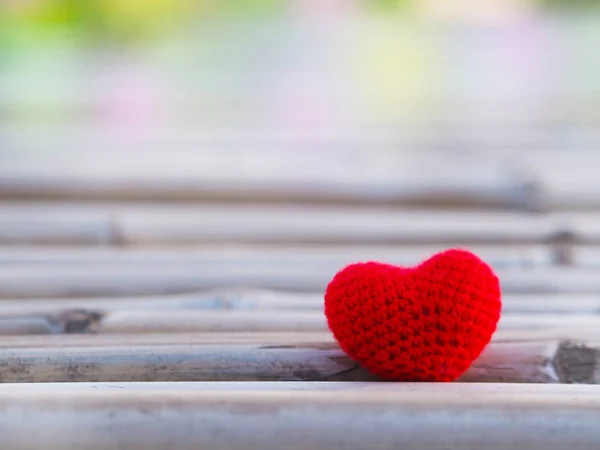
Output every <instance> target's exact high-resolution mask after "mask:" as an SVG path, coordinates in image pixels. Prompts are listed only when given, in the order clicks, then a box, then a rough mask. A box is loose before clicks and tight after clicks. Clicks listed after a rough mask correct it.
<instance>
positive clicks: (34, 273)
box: [0, 264, 600, 298]
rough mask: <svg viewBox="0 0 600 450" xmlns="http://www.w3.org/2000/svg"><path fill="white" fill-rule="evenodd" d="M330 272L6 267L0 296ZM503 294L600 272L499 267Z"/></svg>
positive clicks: (317, 286)
mask: <svg viewBox="0 0 600 450" xmlns="http://www.w3.org/2000/svg"><path fill="white" fill-rule="evenodd" d="M337 270H338V269H336V270H334V271H326V270H323V269H322V268H321V267H318V266H311V265H306V266H304V267H303V268H302V270H299V269H298V268H297V267H295V266H287V265H285V264H279V265H275V266H271V265H269V266H267V267H261V266H259V265H248V266H246V267H243V268H242V267H236V268H235V270H231V269H230V268H228V267H227V265H222V266H218V265H217V266H216V267H213V266H211V265H203V266H201V267H195V266H191V267H190V266H187V265H182V266H175V265H169V266H165V267H162V266H160V267H159V266H150V267H143V266H141V267H140V266H137V265H131V266H127V267H111V266H110V265H108V266H106V265H98V266H95V265H82V266H73V265H69V266H54V265H53V266H45V267H39V266H31V267H20V266H6V267H3V268H2V270H1V271H0V298H36V297H37V298H40V297H48V298H52V297H54V298H61V297H63V298H64V297H107V296H141V295H159V294H160V295H163V294H179V293H190V292H195V291H200V290H205V289H219V288H239V287H245V288H258V289H273V290H283V291H286V290H288V291H298V292H310V291H313V292H320V293H321V292H323V291H324V289H325V287H326V286H327V284H328V283H329V281H330V280H331V278H332V277H333V276H334V274H335V272H336V271H337ZM497 274H498V276H499V278H500V280H501V284H502V289H503V292H504V293H505V294H509V293H510V294H512V293H521V294H525V293H527V294H533V293H536V294H561V293H562V294H565V293H573V294H595V293H598V292H600V277H598V276H597V271H596V270H594V269H592V268H559V267H539V268H536V269H521V268H513V269H510V268H505V269H498V270H497Z"/></svg>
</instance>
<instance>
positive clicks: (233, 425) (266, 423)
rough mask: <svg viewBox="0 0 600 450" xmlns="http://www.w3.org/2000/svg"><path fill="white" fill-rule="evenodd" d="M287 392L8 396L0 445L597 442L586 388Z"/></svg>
mask: <svg viewBox="0 0 600 450" xmlns="http://www.w3.org/2000/svg"><path fill="white" fill-rule="evenodd" d="M286 384H287V385H288V386H287V387H281V386H280V385H273V384H271V383H269V384H268V385H265V384H264V383H260V384H259V386H250V385H249V384H247V383H244V385H242V386H240V385H239V384H236V385H233V384H228V385H217V386H215V385H214V384H211V385H208V386H207V385H203V386H202V387H200V386H201V385H200V384H194V385H188V386H185V388H183V387H179V388H177V387H173V386H172V385H170V384H169V385H161V386H152V385H149V384H145V386H144V387H141V386H139V385H136V386H135V387H132V388H128V386H129V385H124V384H119V385H113V387H112V388H107V387H106V386H105V387H104V388H101V389H95V388H94V387H93V386H89V388H88V389H83V388H82V387H81V386H75V387H71V386H72V385H63V386H61V387H55V386H48V387H47V388H46V389H44V390H42V389H41V388H40V387H37V386H36V387H31V386H19V387H18V388H12V386H4V387H3V388H2V389H0V402H1V403H2V405H3V408H2V410H1V411H0V422H1V423H2V424H3V445H4V446H6V448H15V449H16V448H19V449H26V448H27V449H29V448H41V447H43V448H44V449H47V450H54V449H63V448H77V449H82V450H105V449H107V448H127V449H131V450H136V449H143V450H162V449H165V448H169V449H173V450H195V449H197V448H214V449H217V448H219V449H225V448H238V447H240V448H241V447H243V448H245V449H248V450H270V449H281V448H287V449H297V450H330V449H332V448H344V449H348V450H355V449H356V450H363V449H365V448H370V449H374V450H384V449H385V450H387V449H393V448H402V449H406V450H417V449H423V448H427V449H431V450H433V449H447V448H457V449H458V448H461V449H466V448H477V449H481V450H505V449H506V448H507V447H509V446H510V447H511V448H518V449H531V450H564V449H565V448H576V449H584V448H586V449H587V448H590V449H591V448H595V447H596V446H597V445H598V442H600V429H599V428H598V423H599V421H600V396H599V395H598V393H597V390H596V389H591V388H590V387H587V386H541V385H539V386H536V385H528V386H519V385H503V386H498V385H493V384H491V385H487V384H476V385H474V384H416V383H415V384H402V383H399V384H395V383H385V384H380V383H377V384H370V383H357V384H354V383H353V384H343V386H340V385H339V384H338V383H330V384H326V385H320V386H318V387H317V386H313V385H307V384H291V383H286ZM234 386H235V387H234ZM11 388H12V389H11ZM31 424H35V431H34V432H33V431H32V428H31Z"/></svg>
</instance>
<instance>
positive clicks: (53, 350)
mask: <svg viewBox="0 0 600 450" xmlns="http://www.w3.org/2000/svg"><path fill="white" fill-rule="evenodd" d="M300 341H301V339H300ZM279 342H280V343H278V344H276V343H274V342H272V343H270V344H257V343H237V344H236V343H230V344H203V345H184V344H178V345H160V346H141V345H137V346H135V345H127V346H124V345H119V346H112V347H96V346H76V347H39V348H33V347H29V348H25V347H21V348H15V349H9V348H3V349H0V359H1V360H2V361H3V364H2V365H1V366H0V381H2V382H4V383H11V382H66V381H71V382H74V381H77V382H82V381H265V380H275V381H290V380H291V381H293V380H304V381H361V380H376V379H377V378H376V377H374V376H373V375H371V374H369V373H368V372H366V371H365V370H364V369H362V368H360V367H359V366H358V365H357V364H356V363H354V362H353V361H352V360H351V359H350V358H349V357H348V356H346V354H344V353H343V352H342V351H341V350H340V349H339V347H338V346H337V344H336V343H334V342H331V341H326V342H310V341H305V342H298V341H297V342H296V343H292V342H290V341H288V342H285V341H279ZM282 342H283V343H282ZM597 349H598V346H596V345H593V344H583V343H575V342H570V341H550V342H525V343H500V342H498V343H492V344H490V345H489V346H488V347H487V348H486V350H485V351H484V352H483V354H482V355H481V356H480V357H479V358H478V359H477V361H475V362H474V364H473V365H472V366H471V368H470V369H469V370H468V371H467V373H466V374H465V375H464V376H463V377H462V378H461V380H462V381H469V382H515V383H570V382H578V383H588V384H596V383H598V382H600V375H599V374H598V373H597V370H596V366H597V364H598V359H599V358H600V356H599V355H598V351H597Z"/></svg>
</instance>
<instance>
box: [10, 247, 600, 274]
mask: <svg viewBox="0 0 600 450" xmlns="http://www.w3.org/2000/svg"><path fill="white" fill-rule="evenodd" d="M444 249H445V246H440V245H420V246H402V245H361V244H348V245H344V246H335V245H323V246H319V247H316V248H313V247H307V246H302V245H285V246H269V245H267V246H262V245H241V244H240V245H226V244H225V245H223V244H222V245H218V244H217V245H203V246H194V247H192V248H179V249H170V248H139V247H138V248H124V247H60V246H54V247H47V246H16V245H15V246H7V247H4V248H3V249H2V252H1V253H0V267H7V266H9V267H10V266H15V265H19V266H21V267H23V266H25V265H26V266H40V267H47V266H51V265H59V266H63V267H67V266H69V265H75V266H79V265H96V266H102V265H104V266H107V265H110V266H112V267H117V266H121V267H125V268H126V267H127V266H131V265H136V266H142V267H148V266H150V267H151V266H153V265H160V266H164V265H178V266H182V265H183V266H196V267H198V266H202V265H211V266H219V265H227V266H229V267H234V268H235V267H236V266H237V267H240V266H241V267H243V266H246V265H258V266H273V265H280V264H285V265H291V266H296V267H298V268H299V269H301V268H302V267H303V265H318V266H319V267H322V268H323V269H324V270H336V269H337V268H339V267H342V266H344V265H345V264H348V263H349V262H352V261H364V260H376V261H385V262H389V263H391V264H400V265H414V264H417V263H419V262H420V261H422V260H424V259H426V258H427V257H428V256H430V255H433V254H435V253H437V252H439V251H441V250H444ZM469 250H471V251H472V252H474V253H476V254H477V255H479V256H480V257H481V258H483V259H484V260H485V261H487V262H488V263H489V264H491V265H492V266H493V267H495V268H516V267H534V266H540V265H550V264H552V263H553V255H552V250H551V249H550V248H548V247H547V246H544V245H507V246H489V245H472V246H469ZM577 252H579V250H577ZM594 255H595V256H594ZM598 263H600V254H598V253H593V254H592V255H588V256H587V259H586V261H585V265H594V266H596V265H598Z"/></svg>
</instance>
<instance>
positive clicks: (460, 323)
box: [325, 250, 501, 381]
mask: <svg viewBox="0 0 600 450" xmlns="http://www.w3.org/2000/svg"><path fill="white" fill-rule="evenodd" d="M500 295H501V293H500V283H499V280H498V277H497V276H496V275H495V274H494V272H493V271H492V269H491V268H490V267H489V266H488V265H487V264H486V263H485V262H484V261H482V260H481V259H479V258H478V257H477V256H476V255H474V254H472V253H470V252H468V251H464V250H448V251H445V252H442V253H439V254H437V255H434V256H433V257H431V258H430V259H428V260H426V261H424V262H423V263H421V264H419V265H418V266H416V267H413V268H403V267H397V266H393V265H389V264H382V263H377V262H367V263H358V264H352V265H350V266H348V267H346V268H344V269H343V270H341V271H340V272H339V273H337V274H336V275H335V277H334V278H333V280H332V281H331V282H330V283H329V285H328V287H327V290H326V293H325V315H326V317H327V322H328V325H329V328H330V329H331V331H332V333H333V335H334V337H335V338H336V340H337V341H338V342H339V344H340V346H341V348H342V350H344V351H345V352H346V353H347V354H348V355H349V356H350V357H351V358H352V359H354V360H355V361H356V362H358V363H359V364H360V365H361V366H362V367H364V368H365V369H367V370H368V371H370V372H371V373H373V374H375V375H378V376H379V377H381V378H382V379H384V380H395V381H453V380H455V379H457V378H458V377H460V375H462V374H463V373H464V372H466V370H467V369H468V368H469V366H470V365H471V364H472V363H473V361H474V360H475V359H476V358H477V357H478V356H479V355H480V354H481V352H482V351H483V349H484V348H485V347H486V345H487V344H488V343H489V342H490V340H491V337H492V334H493V333H494V332H495V330H496V326H497V323H498V320H499V319H500V310H501V300H500Z"/></svg>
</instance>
